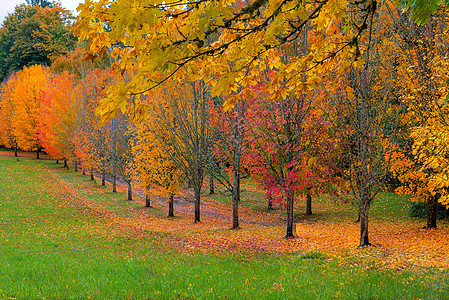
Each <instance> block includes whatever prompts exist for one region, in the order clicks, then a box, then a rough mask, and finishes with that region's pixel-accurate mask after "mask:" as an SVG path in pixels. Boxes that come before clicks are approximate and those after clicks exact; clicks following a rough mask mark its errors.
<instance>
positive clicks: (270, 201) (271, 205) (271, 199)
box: [268, 196, 273, 210]
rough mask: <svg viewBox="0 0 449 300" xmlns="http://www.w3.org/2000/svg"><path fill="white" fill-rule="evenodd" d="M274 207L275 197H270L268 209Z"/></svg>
mask: <svg viewBox="0 0 449 300" xmlns="http://www.w3.org/2000/svg"><path fill="white" fill-rule="evenodd" d="M272 209H273V198H271V196H270V197H268V210H272Z"/></svg>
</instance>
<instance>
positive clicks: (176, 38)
mask: <svg viewBox="0 0 449 300" xmlns="http://www.w3.org/2000/svg"><path fill="white" fill-rule="evenodd" d="M376 3H377V2H375V1H362V2H359V1H349V2H346V1H342V2H335V1H310V2H288V1H282V2H276V1H268V0H262V1H252V2H240V1H236V2H235V3H229V2H226V1H218V2H217V1H200V2H198V5H195V4H192V3H190V2H183V1H180V2H175V3H173V4H171V5H168V6H167V5H166V4H165V3H164V2H162V1H161V2H158V1H113V2H111V1H107V0H102V1H100V2H98V3H92V2H91V1H87V2H86V3H85V4H84V5H82V6H81V7H80V8H81V11H80V16H79V19H78V22H77V24H76V25H75V29H74V32H75V34H77V35H79V36H80V38H81V39H82V40H88V41H89V44H90V49H91V51H92V53H93V55H101V54H102V53H105V52H107V51H108V49H110V48H111V46H114V45H123V47H115V48H114V50H113V51H112V56H113V57H115V58H117V59H118V61H117V63H116V65H115V66H116V69H117V71H118V72H125V71H126V70H136V73H135V75H134V76H132V78H131V81H130V82H129V83H128V84H126V85H124V84H120V85H115V87H113V88H111V90H110V93H109V95H108V97H107V98H106V99H104V100H103V101H102V103H101V106H100V107H101V108H100V111H99V112H100V114H101V115H102V116H103V117H104V118H105V119H107V118H109V117H110V116H111V115H112V114H113V113H114V112H117V111H119V110H120V109H121V108H125V107H126V106H127V101H128V100H129V97H126V96H129V95H133V94H136V93H145V92H146V91H148V90H149V89H152V88H154V87H156V86H158V85H159V84H160V83H161V82H162V81H164V80H165V79H167V78H168V77H171V76H174V75H179V76H175V77H176V78H179V79H182V78H183V75H182V74H180V73H179V72H178V71H179V70H181V69H182V68H184V67H187V68H188V71H187V72H188V74H189V75H191V76H193V77H192V78H191V80H199V79H203V78H205V79H206V80H209V79H210V80H211V82H210V83H211V84H212V89H211V93H212V96H218V95H220V94H223V95H228V94H229V93H230V91H232V90H235V89H236V88H237V87H238V86H239V83H240V82H245V83H244V84H242V86H243V87H244V88H242V89H241V91H240V92H239V93H238V94H235V95H234V96H232V97H228V98H227V101H226V103H225V104H224V106H225V109H230V108H232V107H233V106H234V105H235V104H236V103H237V101H238V99H240V98H242V96H243V95H245V94H247V93H248V88H249V86H248V85H247V84H246V82H254V81H255V82H257V80H258V78H259V77H260V76H261V75H262V73H261V72H265V70H266V68H270V69H271V70H273V69H276V72H273V74H272V78H273V80H275V81H276V80H277V81H280V82H282V81H284V79H285V80H286V81H287V82H288V84H287V85H286V87H287V89H288V90H289V91H298V92H301V91H302V90H303V87H304V86H303V84H302V83H301V82H300V81H298V80H294V79H295V78H296V77H297V75H298V71H302V70H304V67H305V66H306V65H309V67H311V66H312V65H313V66H315V67H320V66H321V63H322V62H324V61H326V60H328V59H329V58H330V57H334V56H336V55H337V54H338V53H340V52H342V51H343V50H345V49H347V48H349V47H350V46H351V47H352V46H354V47H356V46H357V45H358V43H359V40H360V38H361V36H362V33H364V32H366V29H367V28H368V26H367V24H368V20H369V19H370V16H372V15H373V14H374V13H375V11H376ZM199 4H201V5H199ZM233 4H235V5H233ZM349 4H351V5H352V7H351V10H352V11H357V12H359V15H358V18H357V19H354V22H351V20H350V19H348V25H350V30H347V31H346V32H344V33H343V32H341V31H334V30H327V29H326V28H329V27H332V26H331V24H338V23H339V22H340V21H341V20H342V19H344V17H345V10H346V8H347V7H348V5H349ZM131 14H132V15H134V16H135V17H134V18H128V17H127V16H129V15H131ZM311 20H312V25H313V26H314V27H316V28H317V29H318V30H324V31H326V35H325V36H323V40H322V41H319V44H320V45H321V46H322V47H321V50H319V51H315V52H312V51H311V52H310V53H309V54H308V55H307V56H306V57H304V58H303V59H298V60H293V61H289V62H287V63H284V62H282V61H280V60H279V59H278V57H277V56H276V51H275V48H276V47H278V46H279V45H282V44H285V43H287V42H292V41H294V40H296V39H298V38H299V37H300V36H301V33H302V31H303V30H304V28H305V26H306V24H307V23H308V22H309V21H311ZM105 24H107V28H105V27H104V25H105ZM161 30H163V31H164V34H159V32H160V31H161ZM136 57H137V59H135V58H136ZM267 63H268V64H267ZM231 65H232V66H233V67H232V68H230V66H231ZM161 72H163V76H162V77H161V75H160V73H161ZM310 76H311V78H310V82H311V83H312V82H316V81H319V78H318V77H317V76H314V75H313V74H312V75H310ZM123 96H125V97H123ZM133 105H134V106H135V105H137V106H139V105H143V103H133ZM130 108H131V107H130ZM129 110H130V111H132V110H131V109H129ZM137 111H139V110H137Z"/></svg>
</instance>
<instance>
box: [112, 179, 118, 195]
mask: <svg viewBox="0 0 449 300" xmlns="http://www.w3.org/2000/svg"><path fill="white" fill-rule="evenodd" d="M112 192H113V193H116V192H117V175H113V176H112Z"/></svg>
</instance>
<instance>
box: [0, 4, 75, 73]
mask: <svg viewBox="0 0 449 300" xmlns="http://www.w3.org/2000/svg"><path fill="white" fill-rule="evenodd" d="M72 22H73V17H72V15H71V13H70V11H68V10H66V9H64V8H62V7H61V5H60V4H58V3H56V4H54V3H53V2H49V1H45V0H40V1H36V0H33V1H31V0H30V1H28V5H26V4H21V5H18V6H16V8H15V10H14V12H13V13H11V14H9V15H8V16H7V18H6V19H5V21H4V22H3V24H2V27H1V28H0V80H4V79H5V78H6V77H7V76H8V75H9V74H11V73H14V72H17V71H20V70H21V69H22V68H23V67H25V66H27V67H29V66H32V65H36V64H44V65H50V64H51V62H52V61H53V60H54V59H55V58H57V57H58V56H60V55H61V54H66V53H67V52H68V51H69V50H70V49H71V48H73V46H74V44H75V41H76V40H75V37H74V36H73V35H72V33H71V32H70V26H71V24H72Z"/></svg>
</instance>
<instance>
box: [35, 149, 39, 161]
mask: <svg viewBox="0 0 449 300" xmlns="http://www.w3.org/2000/svg"><path fill="white" fill-rule="evenodd" d="M36 159H39V149H37V150H36Z"/></svg>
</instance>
